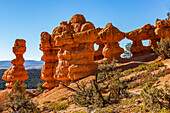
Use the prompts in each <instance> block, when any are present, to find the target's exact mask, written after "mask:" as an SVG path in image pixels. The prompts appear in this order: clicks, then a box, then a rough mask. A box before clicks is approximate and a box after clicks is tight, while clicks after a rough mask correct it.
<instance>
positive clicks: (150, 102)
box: [141, 83, 170, 112]
mask: <svg viewBox="0 0 170 113" xmlns="http://www.w3.org/2000/svg"><path fill="white" fill-rule="evenodd" d="M164 87H165V90H163V89H158V88H156V87H155V86H152V84H151V83H148V84H146V86H145V87H144V88H143V89H142V91H141V97H142V102H143V105H144V108H146V111H153V112H160V110H161V109H163V108H166V109H170V86H169V85H167V84H166V85H165V86H164Z"/></svg>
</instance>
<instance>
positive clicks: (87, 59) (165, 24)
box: [40, 14, 170, 89]
mask: <svg viewBox="0 0 170 113" xmlns="http://www.w3.org/2000/svg"><path fill="white" fill-rule="evenodd" d="M125 37H126V38H128V39H130V40H132V41H133V44H132V47H131V52H132V54H133V57H134V56H136V55H140V54H145V53H146V52H153V51H152V49H151V45H152V46H156V42H157V41H159V39H160V38H165V37H170V20H158V21H157V22H156V24H155V26H153V25H150V24H146V25H144V26H143V27H141V28H139V29H136V30H133V31H131V32H127V33H123V32H121V31H120V30H119V29H118V28H116V27H114V26H113V25H112V24H111V23H108V24H107V25H106V26H105V28H103V29H102V28H95V26H94V24H93V23H91V22H88V21H86V19H85V18H84V16H83V15H80V14H76V15H74V16H73V17H72V18H71V19H70V20H69V22H67V21H63V22H61V23H60V26H58V27H56V28H55V29H54V30H53V31H52V34H51V35H50V34H49V33H47V32H43V33H42V34H41V44H40V50H41V51H43V56H42V60H43V61H44V62H45V63H44V66H43V68H42V70H41V79H43V80H44V84H43V86H44V87H47V88H48V89H51V88H53V87H56V86H58V85H59V84H58V83H59V82H63V83H64V84H69V83H70V81H72V80H77V79H80V78H83V77H86V76H88V75H89V74H92V73H93V72H94V71H95V70H96V68H97V63H99V62H100V63H102V62H103V61H108V62H110V61H111V60H112V59H113V57H114V58H116V59H118V60H119V61H120V60H121V57H120V56H121V54H122V53H123V52H124V50H123V48H121V47H120V46H119V43H118V42H120V41H121V40H122V39H124V38H125ZM142 40H150V45H149V46H148V47H146V46H143V44H142ZM94 43H96V44H97V45H99V49H98V50H97V51H95V50H94ZM98 60H100V61H99V62H98Z"/></svg>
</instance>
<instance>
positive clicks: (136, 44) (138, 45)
mask: <svg viewBox="0 0 170 113" xmlns="http://www.w3.org/2000/svg"><path fill="white" fill-rule="evenodd" d="M154 29H155V27H154V26H151V25H150V24H146V25H144V26H143V27H142V28H139V29H136V30H134V31H131V32H128V33H125V37H126V38H128V39H130V40H132V41H133V44H132V47H131V52H132V54H133V55H135V54H143V53H144V52H147V51H148V52H150V51H151V48H150V47H145V46H143V44H142V40H155V39H156V37H155V34H154Z"/></svg>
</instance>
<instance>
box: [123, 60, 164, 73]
mask: <svg viewBox="0 0 170 113" xmlns="http://www.w3.org/2000/svg"><path fill="white" fill-rule="evenodd" d="M163 65H164V64H163V63H162V62H161V61H160V62H157V63H151V64H148V65H139V66H138V67H136V68H133V69H127V70H125V71H123V74H130V73H132V72H138V71H143V70H146V69H149V70H152V69H156V68H157V67H162V66H163Z"/></svg>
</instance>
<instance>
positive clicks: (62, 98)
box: [57, 96, 67, 102]
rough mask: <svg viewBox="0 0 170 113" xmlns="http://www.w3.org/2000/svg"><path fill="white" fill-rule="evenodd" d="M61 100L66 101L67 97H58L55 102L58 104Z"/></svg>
mask: <svg viewBox="0 0 170 113" xmlns="http://www.w3.org/2000/svg"><path fill="white" fill-rule="evenodd" d="M62 100H67V97H65V96H64V97H60V98H59V99H58V100H57V102H58V101H62Z"/></svg>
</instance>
